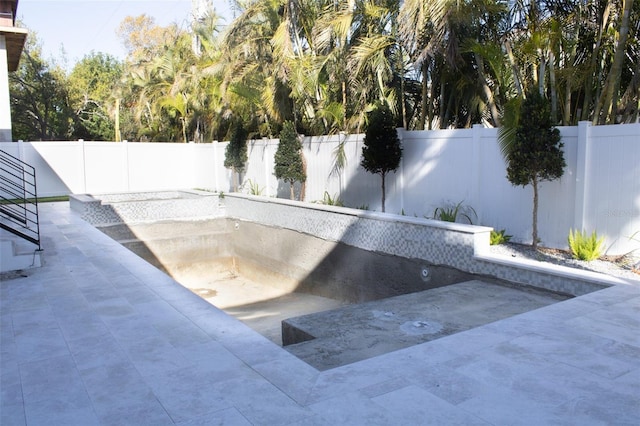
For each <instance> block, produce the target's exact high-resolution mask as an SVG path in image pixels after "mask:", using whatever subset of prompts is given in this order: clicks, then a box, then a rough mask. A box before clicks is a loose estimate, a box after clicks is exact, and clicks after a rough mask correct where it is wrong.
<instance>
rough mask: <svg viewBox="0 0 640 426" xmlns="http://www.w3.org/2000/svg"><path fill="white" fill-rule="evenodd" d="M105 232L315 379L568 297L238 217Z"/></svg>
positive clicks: (111, 228) (113, 226)
mask: <svg viewBox="0 0 640 426" xmlns="http://www.w3.org/2000/svg"><path fill="white" fill-rule="evenodd" d="M99 229H101V230H102V231H103V232H104V233H106V234H107V235H109V236H111V237H112V238H114V239H115V240H117V241H119V242H120V243H121V244H123V245H124V246H126V247H127V248H129V249H130V250H131V251H133V252H134V253H136V254H138V255H139V256H141V257H143V258H144V259H146V260H147V261H149V262H150V263H152V264H154V265H155V266H157V267H158V268H161V269H162V270H164V271H165V272H166V273H168V274H170V275H171V276H173V277H174V278H175V279H176V281H178V282H180V283H181V284H182V285H184V286H185V287H187V288H189V289H191V290H192V291H193V292H194V293H196V294H198V295H200V296H201V297H203V298H204V299H206V300H208V301H209V302H210V303H212V304H214V305H215V306H217V307H219V308H221V309H223V310H225V311H226V312H227V313H229V314H230V315H233V316H235V317H236V318H238V319H240V320H241V321H243V322H245V323H246V324H247V325H249V326H250V327H252V328H253V329H255V330H256V331H258V332H259V333H261V334H263V335H264V336H265V337H267V338H269V339H270V340H272V341H273V342H275V343H277V344H284V347H285V348H286V349H287V350H289V351H290V352H292V353H293V354H295V355H296V356H298V357H299V358H301V359H303V360H304V361H306V362H307V363H309V364H310V365H312V366H314V367H316V368H317V369H319V370H326V369H329V368H334V367H336V366H339V365H344V364H348V363H351V362H355V361H358V360H361V359H365V358H368V357H372V356H376V355H379V354H382V353H385V352H389V351H393V350H397V349H400V348H403V347H407V346H411V345H415V344H419V343H422V342H425V341H429V340H433V339H436V338H439V337H443V336H446V335H449V334H452V333H456V332H460V331H463V330H467V329H469V328H473V327H477V326H479V325H483V324H486V323H489V322H492V321H496V320H499V319H502V318H506V317H508V316H512V315H516V314H519V313H523V312H527V311H529V310H532V309H537V308H539V307H542V306H546V305H548V304H551V303H555V302H558V301H560V300H564V299H566V298H568V297H569V296H567V295H563V294H559V293H556V292H550V291H545V290H541V289H534V288H528V287H523V286H518V285H510V284H508V283H505V282H501V281H499V280H495V279H491V278H489V277H478V276H476V275H473V274H469V273H466V272H463V271H459V270H456V269H455V268H450V267H443V266H435V265H430V264H428V263H426V262H425V261H424V260H420V259H407V258H402V257H398V256H392V255H388V254H383V253H379V252H372V251H367V250H362V249H359V248H355V247H350V246H348V245H345V244H342V243H339V242H332V241H326V240H323V239H320V238H317V237H314V236H310V235H307V234H304V233H300V232H296V231H292V230H288V229H282V228H273V227H268V226H264V225H261V224H256V223H252V222H247V221H239V220H235V219H228V218H220V219H213V220H197V221H159V222H152V223H140V224H123V223H120V224H111V225H105V226H99Z"/></svg>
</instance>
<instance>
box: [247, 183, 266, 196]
mask: <svg viewBox="0 0 640 426" xmlns="http://www.w3.org/2000/svg"><path fill="white" fill-rule="evenodd" d="M244 186H245V187H247V190H248V191H249V194H251V195H262V191H264V188H260V185H258V182H253V181H252V180H251V179H247V181H246V182H245V183H244Z"/></svg>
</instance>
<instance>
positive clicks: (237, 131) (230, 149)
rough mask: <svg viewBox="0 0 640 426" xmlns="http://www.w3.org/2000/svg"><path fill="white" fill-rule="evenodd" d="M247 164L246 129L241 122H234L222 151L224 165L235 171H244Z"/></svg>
mask: <svg viewBox="0 0 640 426" xmlns="http://www.w3.org/2000/svg"><path fill="white" fill-rule="evenodd" d="M246 164H247V131H246V130H245V129H244V126H243V125H242V122H240V121H238V122H236V123H235V125H234V127H233V130H232V131H231V139H230V140H229V145H227V148H226V150H225V153H224V166H225V167H226V168H228V169H231V170H233V171H234V172H236V173H242V172H244V168H245V166H246Z"/></svg>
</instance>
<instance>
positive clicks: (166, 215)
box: [69, 191, 225, 225]
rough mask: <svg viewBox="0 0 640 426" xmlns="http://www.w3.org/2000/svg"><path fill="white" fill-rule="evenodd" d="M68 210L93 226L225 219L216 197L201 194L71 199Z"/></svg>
mask: <svg viewBox="0 0 640 426" xmlns="http://www.w3.org/2000/svg"><path fill="white" fill-rule="evenodd" d="M69 202H70V205H71V209H72V210H74V211H76V212H78V213H79V214H80V216H81V217H82V219H84V220H85V221H87V222H89V223H91V224H92V225H104V224H113V223H122V222H124V223H139V222H153V221H158V220H170V219H173V220H178V219H180V220H184V219H211V218H218V217H224V216H225V212H224V207H223V206H222V205H221V204H220V202H219V199H218V195H217V194H213V193H208V192H204V191H158V192H145V193H139V192H135V193H123V194H99V195H86V194H83V195H71V196H69Z"/></svg>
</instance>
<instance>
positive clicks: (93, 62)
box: [68, 52, 122, 141]
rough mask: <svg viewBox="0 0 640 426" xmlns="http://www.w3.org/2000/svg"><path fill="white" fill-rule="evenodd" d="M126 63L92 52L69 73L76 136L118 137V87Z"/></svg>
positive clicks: (103, 138)
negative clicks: (116, 94) (116, 110)
mask: <svg viewBox="0 0 640 426" xmlns="http://www.w3.org/2000/svg"><path fill="white" fill-rule="evenodd" d="M121 76H122V64H121V63H120V62H119V61H118V60H117V59H116V58H114V57H113V56H111V55H108V54H105V53H100V52H98V53H94V52H92V53H90V54H89V55H87V56H85V57H84V58H82V59H81V60H80V62H78V63H77V64H76V65H75V66H74V67H73V70H72V71H71V73H70V74H69V78H68V84H69V102H70V106H71V107H72V108H73V110H74V112H75V116H76V123H77V127H76V129H75V133H76V136H77V137H79V138H81V139H87V140H101V141H110V140H114V136H115V122H114V112H115V111H114V109H115V107H116V99H115V97H114V95H113V94H114V89H115V86H116V84H117V83H118V82H119V80H120V78H121Z"/></svg>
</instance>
